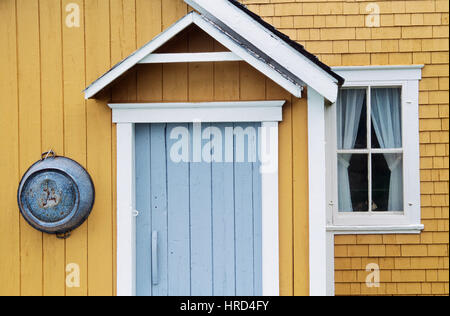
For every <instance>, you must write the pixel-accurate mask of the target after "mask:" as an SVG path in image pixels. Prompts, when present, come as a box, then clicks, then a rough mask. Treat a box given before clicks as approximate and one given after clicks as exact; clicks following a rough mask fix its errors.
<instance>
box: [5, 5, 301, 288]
mask: <svg viewBox="0 0 450 316" xmlns="http://www.w3.org/2000/svg"><path fill="white" fill-rule="evenodd" d="M71 3H74V4H77V5H79V7H80V9H81V11H80V13H81V20H80V22H81V23H80V27H79V28H78V27H74V28H69V27H67V26H66V20H65V19H66V17H67V14H68V13H67V12H66V6H67V5H68V4H71ZM187 12H188V7H187V6H186V5H185V4H184V2H183V1H182V0H84V1H83V0H0V40H1V44H0V45H1V49H0V148H2V153H1V154H0V179H1V181H0V284H1V286H0V295H114V294H116V287H115V284H116V276H115V274H116V250H115V249H116V223H115V218H116V217H115V215H116V209H115V199H116V196H115V187H116V183H115V178H116V169H115V165H116V158H115V157H116V148H115V147H116V136H115V126H114V125H113V124H112V123H111V111H110V110H109V108H108V107H107V105H106V103H107V102H108V101H110V100H114V101H135V100H136V101H214V100H216V101H219V100H220V101H223V100H265V99H267V100H270V99H286V100H287V101H288V102H287V104H286V105H285V107H284V121H283V122H282V123H281V125H280V285H281V294H283V295H293V294H295V295H307V294H308V293H309V273H308V271H309V266H308V262H309V259H308V258H309V257H308V253H309V249H308V244H309V241H308V170H307V166H308V163H307V121H306V119H307V112H306V111H307V104H306V92H305V97H304V98H302V99H300V100H299V99H296V98H294V97H292V96H291V95H289V93H287V92H285V91H284V90H282V89H281V88H279V87H278V86H277V85H276V84H274V83H273V82H272V81H270V80H268V79H266V78H265V77H263V76H262V75H261V74H260V73H258V72H257V71H255V70H253V69H252V68H250V67H249V66H248V65H246V64H245V63H240V62H233V63H226V64H222V63H217V64H191V65H185V64H181V65H165V66H164V67H163V66H160V65H159V66H158V65H151V66H138V67H137V68H136V69H135V70H133V71H131V72H130V73H128V74H127V75H126V76H124V77H123V78H121V79H119V81H118V82H117V84H115V85H114V86H113V87H112V88H111V89H108V90H107V91H104V92H102V93H100V94H99V95H98V96H97V99H96V100H88V101H85V100H84V95H83V93H82V90H83V89H84V88H85V87H86V86H87V85H88V84H89V83H91V82H92V81H93V80H95V79H97V77H99V76H100V75H102V74H103V73H104V72H105V71H107V70H108V69H109V68H111V67H112V66H113V65H114V64H116V63H117V62H118V61H120V60H121V59H123V58H125V57H127V56H128V55H129V54H131V53H132V52H133V51H134V50H136V49H137V48H139V47H140V46H142V45H143V44H145V43H146V42H148V41H149V40H150V39H152V38H153V37H154V36H155V35H157V34H159V33H160V32H161V31H162V30H164V29H166V28H167V27H168V26H170V25H171V24H172V23H174V22H175V21H176V20H178V19H179V18H181V17H182V16H184V15H185V14H186V13H187ZM186 43H189V45H188V47H184V49H188V50H190V51H196V50H204V49H220V48H219V47H216V46H215V45H214V44H213V42H212V41H209V40H205V41H200V43H199V41H196V40H194V39H193V40H192V41H188V42H181V43H180V45H187V44H186ZM50 148H52V149H53V150H54V151H56V153H58V154H60V155H66V156H68V157H71V158H73V159H75V160H77V161H78V162H80V163H81V164H82V165H83V166H85V167H86V168H87V170H88V171H89V172H90V174H91V176H92V178H93V181H94V183H95V186H96V202H95V206H94V209H93V212H92V215H91V216H90V217H89V219H88V221H87V222H86V223H85V224H84V225H82V226H81V227H80V228H79V229H77V230H76V231H74V232H73V234H72V236H71V237H70V238H69V239H67V240H59V239H56V238H55V236H50V235H46V234H42V233H39V232H37V231H35V230H34V229H32V228H31V227H30V226H29V225H28V224H27V223H26V222H25V221H24V220H23V218H22V217H21V216H20V215H19V211H18V208H17V202H16V190H17V185H18V182H19V181H20V177H21V176H22V175H23V173H24V172H25V171H26V170H27V168H28V167H29V166H30V165H31V164H32V163H33V162H35V161H36V160H38V159H39V158H40V153H41V152H44V151H47V150H49V149H50ZM70 263H75V264H78V265H79V266H80V272H81V274H80V276H81V284H80V287H77V288H69V287H66V283H65V279H66V271H65V269H66V266H67V265H68V264H70Z"/></svg>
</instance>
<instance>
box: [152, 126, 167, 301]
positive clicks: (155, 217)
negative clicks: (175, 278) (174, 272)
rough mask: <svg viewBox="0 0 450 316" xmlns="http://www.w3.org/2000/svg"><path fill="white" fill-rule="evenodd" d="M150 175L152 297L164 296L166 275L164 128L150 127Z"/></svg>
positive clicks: (165, 293)
mask: <svg viewBox="0 0 450 316" xmlns="http://www.w3.org/2000/svg"><path fill="white" fill-rule="evenodd" d="M150 147H151V150H150V157H151V158H150V164H151V167H150V174H151V176H152V177H151V182H150V187H151V213H152V231H151V232H150V234H151V233H153V232H155V231H156V232H157V233H158V245H157V247H158V248H157V250H156V251H157V254H158V258H157V261H158V265H159V266H158V270H159V276H158V279H157V280H153V283H154V282H155V281H157V282H158V284H154V285H153V295H154V296H166V295H167V293H168V291H167V288H168V273H167V239H168V238H167V236H168V235H167V172H166V126H165V124H152V125H151V126H150Z"/></svg>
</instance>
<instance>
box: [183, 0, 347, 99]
mask: <svg viewBox="0 0 450 316" xmlns="http://www.w3.org/2000/svg"><path fill="white" fill-rule="evenodd" d="M184 2H186V3H187V4H189V5H190V6H192V7H193V8H194V9H196V10H198V11H199V12H201V13H202V14H204V15H205V16H207V17H208V18H210V19H212V20H213V21H214V22H221V23H223V24H225V25H226V26H227V27H228V28H230V29H231V30H233V31H234V32H235V33H236V34H239V35H240V36H241V37H242V38H244V39H245V40H247V41H248V42H250V43H251V44H252V45H254V46H255V47H256V48H257V49H259V50H260V51H261V52H263V53H264V54H266V55H267V56H268V57H270V58H272V59H273V60H275V61H276V62H277V63H278V64H280V65H281V66H282V67H284V68H285V69H286V70H287V71H289V72H290V73H292V74H293V75H295V76H297V77H298V78H300V79H301V80H302V81H303V82H304V83H305V84H306V85H308V86H310V87H311V88H313V89H314V90H316V91H317V92H318V93H319V94H321V95H322V96H324V97H325V98H326V99H328V100H329V101H331V102H335V101H336V98H337V94H338V80H337V79H336V78H334V77H332V76H331V75H330V74H328V73H326V72H325V71H324V70H323V69H321V68H320V67H319V66H318V65H316V64H314V63H313V62H312V61H311V60H309V59H308V58H307V57H305V56H304V55H302V54H300V53H299V52H298V51H296V50H295V49H294V48H292V47H291V46H289V45H288V44H287V43H286V42H284V41H283V40H281V39H280V38H279V37H278V36H276V34H274V33H273V32H270V31H269V30H267V29H266V28H264V27H263V26H262V25H260V24H259V23H257V22H256V21H254V20H253V19H252V18H251V17H250V16H249V15H247V14H246V13H245V12H243V11H242V10H240V9H239V8H237V7H236V6H235V5H233V4H231V3H230V2H229V1H227V0H215V1H211V0H184Z"/></svg>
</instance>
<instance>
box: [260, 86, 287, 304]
mask: <svg viewBox="0 0 450 316" xmlns="http://www.w3.org/2000/svg"><path fill="white" fill-rule="evenodd" d="M266 83H267V99H269V100H287V102H286V104H285V105H284V106H283V121H282V122H280V124H279V146H280V147H279V169H278V172H279V194H280V195H279V197H280V198H279V207H280V209H279V223H280V224H279V225H280V230H279V231H280V295H282V296H292V295H293V294H294V256H293V255H294V248H293V224H292V221H293V218H294V217H293V206H292V192H293V186H292V176H293V174H292V163H293V162H292V104H291V96H290V94H289V93H288V92H286V91H285V90H284V89H283V88H281V87H280V86H278V85H277V84H276V83H274V82H273V81H272V80H269V79H267V80H266Z"/></svg>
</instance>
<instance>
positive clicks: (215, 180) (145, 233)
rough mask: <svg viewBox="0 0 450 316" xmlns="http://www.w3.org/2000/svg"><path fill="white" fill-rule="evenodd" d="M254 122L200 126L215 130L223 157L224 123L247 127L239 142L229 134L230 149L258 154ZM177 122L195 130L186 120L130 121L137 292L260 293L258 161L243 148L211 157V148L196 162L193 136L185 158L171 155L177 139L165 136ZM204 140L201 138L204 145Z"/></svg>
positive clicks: (222, 294)
mask: <svg viewBox="0 0 450 316" xmlns="http://www.w3.org/2000/svg"><path fill="white" fill-rule="evenodd" d="M260 126H261V124H260V123H239V124H233V123H230V124H215V123H204V124H202V127H201V129H202V131H201V133H204V132H205V130H206V132H207V129H210V127H214V128H217V129H218V131H219V130H220V132H221V135H222V136H221V137H222V140H221V141H220V142H221V144H222V146H223V147H222V148H223V149H222V152H221V155H222V158H220V160H224V157H225V151H226V150H229V149H230V148H229V149H225V148H226V146H225V144H227V143H226V132H225V131H226V128H231V129H238V128H242V131H243V130H245V129H247V128H249V129H253V131H255V134H251V133H250V135H252V136H249V137H248V140H247V141H244V142H245V144H242V145H241V144H240V143H237V142H236V141H234V144H233V139H231V141H230V142H231V146H230V147H231V150H230V151H231V152H233V146H234V151H235V152H237V151H239V152H242V153H249V152H253V153H255V154H256V152H257V150H258V148H257V146H258V144H257V142H258V135H257V133H258V128H259V127H260ZM180 127H185V128H186V131H188V130H189V131H193V124H192V123H191V124H189V125H188V124H181V125H180V124H138V125H136V154H137V155H136V184H137V185H136V188H137V194H136V198H137V201H136V202H137V204H136V207H137V209H138V210H139V215H138V217H137V219H136V231H137V247H136V256H137V271H136V273H137V276H136V282H137V294H138V295H154V296H166V295H169V296H189V295H194V296H212V295H215V296H235V295H238V296H260V295H261V294H262V261H261V260H262V244H261V243H262V238H261V237H262V236H261V230H262V213H261V212H262V207H261V199H262V197H261V173H260V172H259V167H260V163H259V161H257V160H253V159H252V158H251V157H253V156H249V155H248V154H246V155H245V158H244V159H243V160H241V161H238V160H237V159H239V158H236V159H235V161H237V162H234V163H233V161H226V162H223V161H212V162H210V161H211V160H212V159H213V157H212V156H211V153H210V152H209V153H205V152H204V153H203V155H202V159H203V161H202V162H195V161H194V159H193V156H192V155H193V154H192V139H191V143H190V149H189V153H190V155H191V158H190V159H189V162H188V161H182V162H174V161H173V160H172V159H171V152H172V146H173V145H174V144H176V143H177V142H178V140H177V139H172V138H171V137H172V136H171V135H172V132H173V131H174V130H175V129H180ZM175 132H176V130H175ZM194 133H196V132H192V133H191V134H190V135H195V134H194ZM198 133H199V135H200V131H199V132H198ZM203 135H204V134H203ZM193 137H195V136H193ZM213 137H216V136H213ZM231 137H233V136H231ZM237 137H238V136H235V139H237ZM244 137H245V136H244ZM209 141H210V139H203V140H202V146H204V145H206V144H207V143H209ZM216 150H218V149H217V148H215V149H214V151H215V153H218V151H216ZM235 157H238V156H237V154H235ZM249 157H250V158H249ZM205 159H206V160H207V161H205ZM214 159H215V158H214ZM155 234H157V235H156V237H155ZM155 238H156V240H155ZM153 241H155V243H154V244H153V243H152V242H153ZM149 245H152V246H151V247H150V246H149Z"/></svg>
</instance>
